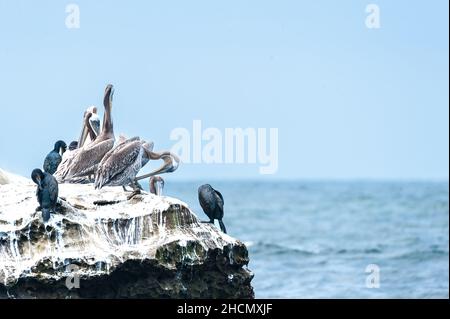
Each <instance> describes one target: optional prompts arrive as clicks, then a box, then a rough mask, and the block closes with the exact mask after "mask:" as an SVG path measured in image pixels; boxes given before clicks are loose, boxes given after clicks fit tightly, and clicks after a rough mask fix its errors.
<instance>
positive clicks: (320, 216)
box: [164, 176, 449, 298]
mask: <svg viewBox="0 0 450 319" xmlns="http://www.w3.org/2000/svg"><path fill="white" fill-rule="evenodd" d="M211 184H212V186H213V187H214V188H216V189H218V190H219V191H221V193H222V194H223V196H224V198H225V218H224V222H225V225H226V227H227V230H228V233H229V234H230V235H231V236H233V237H236V238H238V239H240V240H241V241H243V242H245V243H246V244H247V247H248V249H249V255H250V264H249V266H248V267H249V269H250V270H251V271H252V272H253V273H254V275H255V277H254V279H253V281H252V283H253V287H254V289H255V294H256V297H257V298H449V254H448V252H449V184H448V182H378V181H377V182H375V181H359V182H357V181H355V182H325V181H311V182H263V183H261V182H249V181H247V182H246V181H244V182H243V181H235V182H231V181H227V182H215V183H214V182H211ZM199 185H200V183H195V182H171V181H170V177H169V176H167V180H166V187H165V189H164V194H165V195H167V196H173V197H177V198H180V199H182V200H183V201H185V202H186V203H188V204H189V206H190V207H191V208H192V209H193V210H194V211H195V212H196V213H197V215H198V216H200V217H201V218H205V220H206V219H207V218H206V216H205V215H204V213H203V212H202V210H201V208H200V206H199V204H198V200H197V187H198V186H199ZM371 264H375V265H376V267H377V269H378V270H379V272H377V274H378V279H379V287H378V288H373V287H372V288H370V285H369V287H368V286H367V284H366V280H367V277H368V276H372V275H373V273H372V274H371V273H366V267H367V266H368V265H371Z"/></svg>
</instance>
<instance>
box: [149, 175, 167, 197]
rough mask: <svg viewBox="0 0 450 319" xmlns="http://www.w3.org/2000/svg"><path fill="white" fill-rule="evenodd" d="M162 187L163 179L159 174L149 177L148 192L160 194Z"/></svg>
mask: <svg viewBox="0 0 450 319" xmlns="http://www.w3.org/2000/svg"><path fill="white" fill-rule="evenodd" d="M163 189H164V179H163V178H162V177H161V176H152V177H150V193H152V194H155V195H158V196H162V191H163Z"/></svg>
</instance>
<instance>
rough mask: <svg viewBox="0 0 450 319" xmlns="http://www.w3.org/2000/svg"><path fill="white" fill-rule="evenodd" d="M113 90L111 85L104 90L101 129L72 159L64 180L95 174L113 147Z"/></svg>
mask: <svg viewBox="0 0 450 319" xmlns="http://www.w3.org/2000/svg"><path fill="white" fill-rule="evenodd" d="M113 94H114V89H113V86H112V85H111V84H108V86H107V87H106V89H105V96H104V99H103V104H104V106H105V114H104V117H103V128H102V131H101V133H100V134H99V135H98V136H97V138H96V139H95V141H93V142H92V143H90V144H87V145H84V146H83V147H82V148H81V149H80V150H79V151H78V152H77V154H76V156H75V157H74V159H73V161H72V164H71V165H70V168H69V172H68V173H67V176H66V179H72V178H77V177H84V176H89V175H93V174H95V172H96V171H97V167H98V164H99V163H100V161H101V160H102V159H103V157H104V156H105V155H106V153H108V152H109V151H110V150H111V149H112V148H113V147H114V140H115V138H114V128H113V122H112V117H111V108H112V98H113Z"/></svg>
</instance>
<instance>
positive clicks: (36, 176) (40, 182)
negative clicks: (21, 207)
mask: <svg viewBox="0 0 450 319" xmlns="http://www.w3.org/2000/svg"><path fill="white" fill-rule="evenodd" d="M31 179H32V180H33V182H35V183H36V185H37V186H38V187H37V191H36V197H37V200H38V202H39V208H40V209H41V210H42V219H43V220H44V222H47V221H48V220H49V219H50V213H52V212H53V213H54V212H55V207H56V203H57V201H58V182H57V181H56V179H55V177H54V176H53V175H51V174H49V173H46V172H43V171H41V170H40V169H38V168H36V169H35V170H33V172H32V173H31Z"/></svg>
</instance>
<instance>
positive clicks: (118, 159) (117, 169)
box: [95, 137, 149, 189]
mask: <svg viewBox="0 0 450 319" xmlns="http://www.w3.org/2000/svg"><path fill="white" fill-rule="evenodd" d="M148 145H149V144H148V143H146V142H145V141H142V140H140V139H139V137H133V138H131V139H128V140H125V141H123V140H122V138H121V141H119V143H118V144H117V146H116V147H114V148H113V149H112V150H111V151H109V152H108V153H107V154H106V155H105V156H104V157H103V159H102V161H101V162H100V164H99V165H98V170H97V174H96V176H95V188H96V189H101V188H102V187H104V186H123V187H125V186H127V185H130V184H131V185H132V186H133V188H135V187H134V179H135V177H136V174H137V173H138V172H139V170H140V169H141V168H142V167H143V165H145V164H146V161H145V160H143V156H144V153H145V148H146V147H148ZM147 162H148V161H147Z"/></svg>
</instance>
